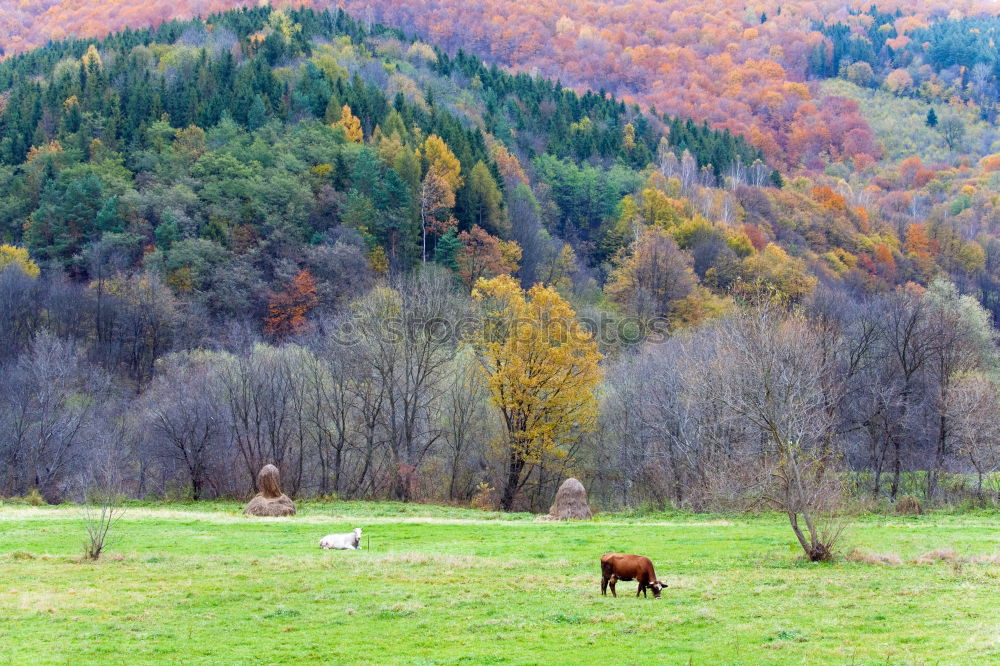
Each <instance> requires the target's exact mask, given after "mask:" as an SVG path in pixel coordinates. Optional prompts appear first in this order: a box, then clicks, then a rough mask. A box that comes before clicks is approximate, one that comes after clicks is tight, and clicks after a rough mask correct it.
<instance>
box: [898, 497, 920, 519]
mask: <svg viewBox="0 0 1000 666" xmlns="http://www.w3.org/2000/svg"><path fill="white" fill-rule="evenodd" d="M923 512H924V508H923V507H922V506H921V505H920V500H918V499H917V498H916V497H914V496H913V495H903V496H902V497H900V498H899V499H898V500H896V513H897V514H898V515H900V516H919V515H920V514H922V513H923Z"/></svg>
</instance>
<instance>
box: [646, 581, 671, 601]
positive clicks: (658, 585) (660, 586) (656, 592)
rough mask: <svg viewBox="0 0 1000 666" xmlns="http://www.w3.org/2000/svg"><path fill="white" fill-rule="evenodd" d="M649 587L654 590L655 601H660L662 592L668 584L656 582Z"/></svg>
mask: <svg viewBox="0 0 1000 666" xmlns="http://www.w3.org/2000/svg"><path fill="white" fill-rule="evenodd" d="M649 587H650V588H651V589H652V590H653V598H654V599H659V598H660V590H662V589H663V588H665V587H667V584H666V583H661V582H660V581H658V580H654V581H653V583H652V584H651V585H650V586H649Z"/></svg>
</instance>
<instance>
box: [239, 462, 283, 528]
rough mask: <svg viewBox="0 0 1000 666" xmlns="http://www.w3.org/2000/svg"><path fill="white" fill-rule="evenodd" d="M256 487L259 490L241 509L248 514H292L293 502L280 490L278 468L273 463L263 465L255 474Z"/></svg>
mask: <svg viewBox="0 0 1000 666" xmlns="http://www.w3.org/2000/svg"><path fill="white" fill-rule="evenodd" d="M257 487H258V488H260V492H259V493H257V494H256V495H254V498H253V499H252V500H250V503H249V504H247V508H245V509H243V513H244V514H246V515H248V516H294V515H295V502H293V501H292V500H290V499H289V498H288V495H285V494H283V493H282V492H281V486H279V485H278V468H277V467H275V466H274V465H264V466H263V467H262V468H261V470H260V472H259V473H258V474H257Z"/></svg>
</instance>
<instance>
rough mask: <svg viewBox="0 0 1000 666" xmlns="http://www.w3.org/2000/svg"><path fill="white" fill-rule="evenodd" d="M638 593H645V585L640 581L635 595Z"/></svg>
mask: <svg viewBox="0 0 1000 666" xmlns="http://www.w3.org/2000/svg"><path fill="white" fill-rule="evenodd" d="M639 593H642V594H643V595H645V594H646V586H645V585H643V584H642V583H639V587H638V589H636V591H635V596H636V597H638V596H639Z"/></svg>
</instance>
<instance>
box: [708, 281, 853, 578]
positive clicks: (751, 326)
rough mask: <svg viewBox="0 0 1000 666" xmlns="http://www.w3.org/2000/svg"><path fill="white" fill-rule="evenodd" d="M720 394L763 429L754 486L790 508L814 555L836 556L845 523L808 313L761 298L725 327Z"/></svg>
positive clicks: (827, 395) (715, 373) (716, 370)
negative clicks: (839, 517) (838, 514)
mask: <svg viewBox="0 0 1000 666" xmlns="http://www.w3.org/2000/svg"><path fill="white" fill-rule="evenodd" d="M716 349H717V352H716V358H715V360H714V362H713V365H712V379H713V380H714V386H715V390H714V393H715V396H716V397H717V399H718V400H719V401H720V402H721V403H722V404H724V405H726V406H727V407H728V408H729V409H730V410H732V411H733V412H734V413H736V414H737V415H739V416H740V417H742V418H743V419H745V420H746V422H747V423H748V424H750V425H752V426H753V428H754V429H755V430H756V431H757V433H758V434H759V443H760V444H759V450H758V451H757V452H756V456H755V457H756V468H757V469H758V470H759V471H760V473H761V476H760V477H759V478H758V480H757V483H758V486H757V488H756V489H754V491H755V493H757V494H758V496H759V497H760V499H762V500H764V501H766V502H767V503H769V504H770V505H771V506H774V507H775V508H777V509H779V510H781V511H782V512H783V513H785V514H786V515H787V516H788V520H789V523H790V525H791V527H792V531H793V532H794V533H795V536H796V538H797V539H798V541H799V544H800V545H801V546H802V549H803V550H804V551H805V553H806V556H807V557H808V558H809V559H810V560H813V561H817V560H826V559H829V558H830V557H831V556H832V550H833V547H834V545H835V543H836V541H837V538H838V537H839V535H840V530H841V529H842V526H841V524H840V523H839V522H837V521H831V520H826V519H827V518H828V517H829V516H830V515H832V513H833V512H834V511H835V510H836V509H837V508H838V507H839V504H840V501H841V499H842V483H843V481H842V477H841V468H840V462H841V461H840V457H839V455H838V452H837V449H836V446H835V442H834V441H833V438H832V435H833V431H834V428H833V421H832V418H831V414H832V411H833V410H832V409H831V405H830V401H831V400H833V399H836V398H837V397H838V396H837V395H836V393H832V392H831V390H830V387H828V386H826V385H825V381H824V378H825V375H826V368H825V367H824V366H823V361H822V359H823V355H822V350H821V348H820V343H819V340H818V339H817V335H816V332H815V331H814V330H813V329H812V328H811V327H810V325H809V324H808V322H807V321H805V320H804V318H802V317H801V316H794V315H786V314H785V313H784V312H783V311H782V310H781V309H780V308H779V307H778V306H777V305H775V304H773V303H771V302H770V301H767V300H761V302H759V303H758V304H756V305H755V306H754V307H751V308H748V309H746V310H744V311H742V312H740V313H738V314H737V315H735V316H734V317H732V318H730V319H729V320H728V321H727V322H726V323H725V324H723V325H722V326H721V327H720V329H719V338H718V346H717V348H716Z"/></svg>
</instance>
